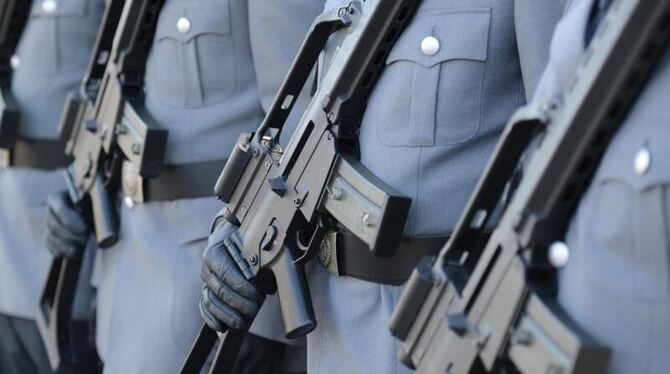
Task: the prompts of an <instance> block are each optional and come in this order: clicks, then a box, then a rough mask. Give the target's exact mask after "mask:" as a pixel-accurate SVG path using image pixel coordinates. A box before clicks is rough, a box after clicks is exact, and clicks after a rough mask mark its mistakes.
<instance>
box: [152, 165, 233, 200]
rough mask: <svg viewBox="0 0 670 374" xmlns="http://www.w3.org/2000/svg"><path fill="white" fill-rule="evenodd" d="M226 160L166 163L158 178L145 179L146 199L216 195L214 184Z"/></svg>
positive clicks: (191, 197) (173, 198)
mask: <svg viewBox="0 0 670 374" xmlns="http://www.w3.org/2000/svg"><path fill="white" fill-rule="evenodd" d="M225 164H226V160H215V161H203V162H192V163H188V164H179V165H166V166H163V168H162V169H161V174H160V176H158V177H157V178H152V179H147V180H145V181H144V197H145V201H171V200H180V199H195V198H199V197H208V196H212V197H213V196H214V184H216V180H217V178H218V177H219V174H221V170H223V167H224V166H225Z"/></svg>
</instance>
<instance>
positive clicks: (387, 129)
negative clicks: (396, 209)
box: [307, 0, 563, 373]
mask: <svg viewBox="0 0 670 374" xmlns="http://www.w3.org/2000/svg"><path fill="white" fill-rule="evenodd" d="M344 3H346V1H329V2H328V5H329V6H331V7H332V6H337V5H340V4H344ZM562 4H563V2H557V1H554V0H543V1H537V0H516V1H515V0H505V1H489V0H475V1H472V0H470V1H463V0H424V1H423V3H422V5H421V7H420V8H419V10H418V13H417V15H416V17H415V19H414V20H413V21H412V23H411V24H410V25H409V27H408V28H407V30H406V31H405V32H404V34H403V35H402V36H401V37H400V39H399V40H398V43H397V44H396V45H395V47H394V48H393V50H392V51H391V53H390V55H389V58H388V59H387V61H386V63H387V66H386V70H385V71H384V74H383V75H382V76H381V78H380V80H379V82H378V84H377V87H376V88H375V90H374V91H373V93H372V95H371V98H370V100H369V103H368V107H367V111H366V113H365V116H364V118H363V124H362V127H361V133H360V144H361V160H362V162H363V164H365V165H366V166H367V167H368V168H369V169H370V170H371V171H372V172H373V173H375V174H376V175H377V176H379V177H380V178H381V179H382V180H384V181H385V182H387V183H389V184H390V185H391V186H393V187H395V188H396V189H398V190H400V191H401V192H403V193H404V194H406V195H407V196H409V197H411V198H412V206H411V210H410V215H409V220H408V223H407V225H406V227H405V234H406V235H408V236H425V235H445V234H448V233H450V232H451V230H452V229H453V227H454V225H455V224H456V221H457V219H458V217H459V216H460V214H461V211H462V209H463V207H464V206H465V203H466V201H467V199H468V198H469V196H470V193H471V192H472V189H473V188H474V186H475V183H476V182H477V178H478V177H479V174H480V173H481V171H482V169H483V168H484V165H485V163H486V162H487V160H488V158H489V154H490V152H491V150H492V149H493V147H494V145H495V143H496V141H497V138H498V136H499V134H500V132H501V131H502V129H503V127H504V125H505V123H506V122H507V120H508V119H509V117H510V116H511V114H512V113H513V112H514V110H516V109H517V108H518V107H519V106H520V105H523V104H524V103H525V101H526V89H527V90H528V91H529V92H528V94H529V95H530V94H532V93H533V92H532V91H533V89H534V87H536V85H537V80H538V79H539V73H540V72H541V71H542V69H543V68H544V65H545V63H546V59H547V55H548V53H547V50H546V48H547V45H548V44H549V40H550V37H551V33H552V32H553V26H554V25H555V21H557V20H558V18H559V17H560V15H561V13H562V10H563V8H562ZM427 36H434V37H436V38H437V39H438V40H439V41H440V50H439V51H438V52H437V53H436V54H435V55H434V56H426V55H425V54H423V53H422V51H421V47H420V46H421V42H422V40H423V38H425V37H427ZM399 154H401V155H402V157H398V155H399ZM310 287H311V293H312V298H313V299H314V303H315V305H316V308H317V311H316V313H317V320H318V321H319V326H317V328H316V330H315V332H314V333H312V334H311V335H309V336H308V338H307V346H308V347H307V349H308V352H307V357H308V372H326V373H330V372H339V371H346V372H360V373H366V372H382V373H394V372H396V373H397V372H407V371H408V369H406V368H404V367H403V366H402V365H401V364H400V363H399V362H398V361H397V360H396V358H395V357H396V349H397V343H396V341H395V340H394V339H393V338H392V337H391V335H390V333H389V332H388V327H387V324H388V320H389V317H390V314H391V312H392V310H393V306H394V305H395V303H396V301H397V297H398V295H399V293H400V291H401V287H392V286H384V285H379V284H374V283H369V282H364V281H361V280H356V279H352V278H347V277H335V276H332V275H329V274H328V273H326V272H325V270H324V269H322V268H320V267H318V266H317V267H316V269H313V272H312V273H311V274H310ZM343 367H345V368H346V369H345V370H342V368H343Z"/></svg>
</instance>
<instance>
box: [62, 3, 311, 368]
mask: <svg viewBox="0 0 670 374" xmlns="http://www.w3.org/2000/svg"><path fill="white" fill-rule="evenodd" d="M248 3H249V4H247V1H243V0H225V1H220V0H217V1H215V0H205V1H200V2H197V3H193V2H190V1H181V0H167V1H166V2H165V5H164V6H163V8H162V10H161V13H160V16H159V19H158V26H157V30H156V34H155V37H154V41H153V46H152V48H151V52H150V55H149V57H148V61H147V66H146V74H145V77H144V85H145V89H144V92H145V106H146V108H147V110H148V112H149V113H150V114H151V115H152V117H153V118H154V119H155V120H156V121H157V123H158V124H159V125H160V126H162V127H163V128H166V129H168V130H169V137H168V148H167V151H166V159H165V164H166V165H167V166H164V169H163V170H164V171H163V174H162V175H161V176H159V177H158V178H157V179H155V180H152V182H151V185H153V186H156V187H158V188H157V189H156V190H154V191H149V193H148V194H147V195H148V196H151V197H150V199H149V200H148V201H144V202H140V201H134V200H133V199H132V198H131V197H130V196H134V194H133V193H132V191H133V190H135V189H136V188H137V187H138V186H141V185H142V182H141V181H139V177H138V176H137V175H135V174H133V173H131V172H128V170H124V171H125V173H124V175H123V186H124V195H125V197H123V201H124V204H123V205H122V206H121V209H120V210H121V212H120V220H121V231H120V235H119V237H120V239H119V242H118V243H117V244H115V245H114V246H113V247H111V248H109V249H106V250H105V251H100V252H99V254H98V258H97V264H96V268H95V270H94V276H93V278H94V283H95V285H96V286H97V287H98V319H97V337H96V341H97V347H98V350H99V353H100V356H101V358H102V360H103V362H104V365H105V370H106V371H109V372H127V371H129V372H174V371H176V370H177V369H178V368H179V366H180V364H181V362H182V361H183V359H184V357H185V356H186V353H187V351H188V349H189V348H190V344H191V342H192V341H193V337H194V335H195V332H196V330H197V327H198V325H199V324H200V323H201V319H200V317H199V316H198V307H197V303H196V301H197V300H198V295H199V294H200V289H201V280H200V277H199V263H200V258H201V255H202V250H203V248H204V247H205V243H206V239H207V237H208V234H209V228H210V226H211V225H210V223H211V218H212V217H214V216H215V214H216V212H217V211H218V210H219V209H220V208H221V206H220V204H218V203H217V202H216V201H215V200H214V199H213V198H211V197H209V196H210V195H211V194H212V192H211V191H212V187H213V185H214V182H215V181H216V178H217V177H218V175H219V173H220V171H221V169H222V167H223V164H224V160H223V158H224V157H226V156H227V155H228V154H229V153H230V150H231V149H232V146H233V145H234V144H235V142H236V141H237V139H238V136H239V134H240V133H242V132H248V131H252V129H255V128H256V127H257V126H258V124H259V123H260V121H261V120H262V117H263V108H267V107H268V106H269V103H270V101H271V98H272V97H273V96H274V93H275V91H276V90H277V89H278V87H279V84H280V83H281V79H282V78H283V76H284V75H285V72H286V70H288V66H289V64H290V61H291V60H292V58H293V55H294V54H295V52H296V51H297V49H298V46H299V45H300V42H301V41H302V37H303V35H304V34H305V33H306V31H307V29H308V26H309V25H310V23H311V21H312V19H313V18H314V17H315V16H316V15H317V14H318V12H319V10H320V8H321V7H322V6H323V3H321V2H317V1H312V2H311V3H314V4H317V5H316V6H315V5H309V4H310V1H307V0H302V1H294V2H293V3H287V4H284V3H282V6H279V5H277V6H269V5H267V4H265V3H264V2H260V1H249V2H248ZM275 27H276V29H275ZM289 41H290V42H289ZM252 47H253V49H252ZM259 98H260V100H259ZM186 170H196V171H197V173H196V175H198V178H197V179H195V180H192V179H188V180H185V179H184V178H187V177H188V178H190V175H193V173H192V172H190V173H188V174H186V173H187V172H186ZM145 188H146V187H145ZM194 191H197V192H194ZM58 213H59V214H57V215H55V217H54V218H56V219H57V220H58V221H60V222H66V221H68V222H69V223H70V225H69V227H75V226H77V225H78V224H77V221H81V218H80V217H78V215H74V216H73V215H72V213H73V210H72V209H71V207H69V206H62V209H60V211H59V212H58ZM79 223H81V222H79ZM64 231H65V232H67V235H65V236H68V237H69V238H64V237H61V238H60V239H64V240H63V241H62V242H64V243H69V245H70V246H72V247H76V246H77V245H78V244H77V242H78V241H79V240H77V239H76V238H77V236H78V235H76V234H77V233H76V232H68V230H64ZM70 231H72V230H70ZM75 231H76V230H75ZM50 235H51V237H59V233H58V232H56V231H54V230H52V231H51V232H50ZM79 236H81V235H79ZM73 239H74V240H73ZM76 250H80V249H76ZM272 309H273V308H272V305H271V304H269V306H268V308H266V310H267V312H264V315H267V316H268V317H267V318H269V319H270V318H275V317H273V314H274V312H273V310H272ZM275 319H276V318H275ZM263 320H265V318H261V319H259V323H258V324H257V325H258V327H255V328H254V330H253V331H258V334H259V335H261V336H264V337H268V338H273V339H274V338H275V333H274V332H273V331H272V330H271V329H268V326H270V327H274V324H272V323H270V324H266V325H265V326H263V325H262V322H263ZM276 338H279V337H278V336H277V337H276ZM251 341H252V342H253V343H254V344H257V345H262V347H263V348H262V349H257V350H253V349H252V350H246V352H249V354H250V356H245V357H244V359H246V360H247V362H248V363H249V365H257V364H259V363H260V364H263V363H264V362H262V361H263V360H264V359H266V358H267V357H269V356H271V355H270V353H269V352H266V351H265V350H267V349H273V350H274V349H275V348H277V349H279V350H281V349H283V345H281V346H277V345H276V344H275V343H273V342H272V341H269V340H266V339H263V338H260V337H256V338H252V340H251ZM259 355H260V356H261V357H260V358H259ZM251 367H254V366H251Z"/></svg>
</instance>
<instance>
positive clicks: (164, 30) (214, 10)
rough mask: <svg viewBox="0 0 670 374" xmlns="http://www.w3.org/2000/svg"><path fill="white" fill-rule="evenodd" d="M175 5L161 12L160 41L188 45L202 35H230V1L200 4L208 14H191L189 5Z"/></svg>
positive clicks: (157, 32)
mask: <svg viewBox="0 0 670 374" xmlns="http://www.w3.org/2000/svg"><path fill="white" fill-rule="evenodd" d="M208 3H209V4H208ZM173 4H175V5H173V6H169V5H168V6H166V7H165V8H164V9H163V10H162V12H161V15H160V19H159V21H158V26H157V29H156V38H157V39H158V40H162V39H165V38H170V39H175V40H178V41H180V42H182V43H188V42H190V41H191V39H193V38H195V37H197V36H200V35H205V34H212V35H220V36H225V35H229V34H230V2H229V1H228V0H218V1H205V2H204V4H199V5H198V6H202V7H205V8H206V9H207V11H206V12H200V11H195V12H191V11H190V9H189V7H188V6H187V5H188V3H187V4H183V3H173ZM180 22H181V24H180Z"/></svg>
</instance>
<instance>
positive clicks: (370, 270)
mask: <svg viewBox="0 0 670 374" xmlns="http://www.w3.org/2000/svg"><path fill="white" fill-rule="evenodd" d="M335 237H336V240H335V245H336V251H335V252H336V253H337V268H338V273H339V274H340V275H347V276H350V277H354V278H358V279H362V280H366V281H370V282H375V283H381V284H391V285H401V284H403V283H405V281H406V280H407V279H409V276H410V275H411V274H412V270H414V268H415V267H416V265H417V264H418V263H419V261H420V260H421V258H422V257H424V256H430V257H433V256H436V255H437V254H438V253H439V252H440V249H442V247H443V246H444V245H445V244H446V243H447V240H448V239H449V238H448V237H426V238H402V239H401V240H400V244H399V246H398V250H397V251H396V254H395V255H394V256H392V257H378V256H375V255H374V254H372V252H370V249H369V248H368V246H367V245H366V244H365V243H364V242H363V241H361V240H360V239H358V238H357V237H355V236H354V235H350V234H346V233H337V234H336V236H335Z"/></svg>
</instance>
